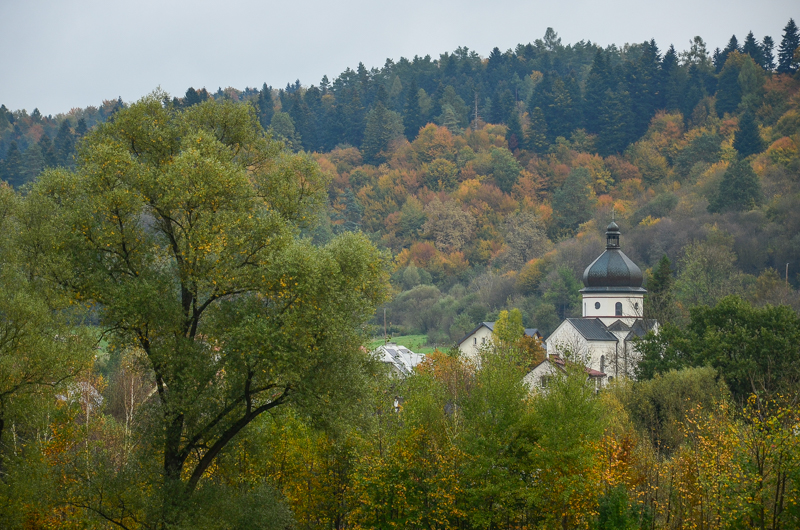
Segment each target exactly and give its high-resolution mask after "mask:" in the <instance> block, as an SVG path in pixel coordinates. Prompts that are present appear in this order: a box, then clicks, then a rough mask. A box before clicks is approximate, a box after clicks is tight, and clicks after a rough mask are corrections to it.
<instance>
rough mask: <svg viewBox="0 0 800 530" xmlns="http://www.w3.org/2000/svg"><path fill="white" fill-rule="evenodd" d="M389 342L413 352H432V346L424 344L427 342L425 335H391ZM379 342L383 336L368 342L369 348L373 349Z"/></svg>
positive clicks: (380, 342)
mask: <svg viewBox="0 0 800 530" xmlns="http://www.w3.org/2000/svg"><path fill="white" fill-rule="evenodd" d="M390 342H394V343H395V344H398V345H400V346H405V347H406V348H408V349H409V350H411V351H413V352H414V353H433V351H434V348H431V347H428V346H425V344H426V343H427V342H428V337H427V336H426V335H401V336H399V337H391V338H390ZM381 344H383V337H380V338H377V339H374V340H372V341H371V342H370V343H369V349H370V350H374V349H375V348H377V347H378V346H380V345H381Z"/></svg>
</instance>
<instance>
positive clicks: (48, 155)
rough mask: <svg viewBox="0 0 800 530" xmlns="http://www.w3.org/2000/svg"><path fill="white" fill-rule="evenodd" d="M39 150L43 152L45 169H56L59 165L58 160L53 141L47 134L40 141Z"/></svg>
mask: <svg viewBox="0 0 800 530" xmlns="http://www.w3.org/2000/svg"><path fill="white" fill-rule="evenodd" d="M39 148H40V149H41V152H42V160H43V163H44V167H56V166H57V165H58V158H57V157H56V151H55V149H54V148H53V141H52V140H51V139H50V137H49V136H47V135H46V134H43V135H42V137H41V138H40V139H39Z"/></svg>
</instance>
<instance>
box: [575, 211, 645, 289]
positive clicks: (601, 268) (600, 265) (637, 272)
mask: <svg viewBox="0 0 800 530" xmlns="http://www.w3.org/2000/svg"><path fill="white" fill-rule="evenodd" d="M583 285H584V286H586V287H588V288H593V289H603V288H630V289H641V287H642V269H640V268H639V267H638V266H637V265H636V264H635V263H634V262H632V261H631V260H630V258H629V257H628V256H626V255H625V253H624V252H622V251H621V250H620V249H619V226H617V223H615V222H614V221H611V224H609V225H608V228H607V229H606V251H605V252H603V253H602V254H600V256H599V257H598V258H597V259H596V260H594V261H593V262H592V264H591V265H589V266H588V267H586V270H585V271H583Z"/></svg>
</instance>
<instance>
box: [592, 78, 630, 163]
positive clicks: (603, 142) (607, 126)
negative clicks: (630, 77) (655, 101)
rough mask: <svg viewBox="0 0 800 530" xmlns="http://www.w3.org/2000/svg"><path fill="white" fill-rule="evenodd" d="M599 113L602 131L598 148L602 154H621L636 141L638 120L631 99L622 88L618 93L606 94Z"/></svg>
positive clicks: (598, 140) (610, 92) (608, 92)
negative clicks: (636, 122) (635, 123)
mask: <svg viewBox="0 0 800 530" xmlns="http://www.w3.org/2000/svg"><path fill="white" fill-rule="evenodd" d="M598 113H599V127H600V131H599V134H598V137H597V148H598V150H599V151H600V154H602V155H603V156H608V155H611V154H614V153H621V152H622V151H624V150H625V148H626V147H628V144H630V143H631V142H633V141H635V140H636V138H637V136H638V135H637V132H636V127H635V125H634V122H635V119H636V118H635V116H634V114H633V111H632V110H631V101H630V97H629V95H628V93H627V92H626V91H625V90H623V87H622V86H620V88H619V89H618V90H617V91H616V92H612V91H611V90H608V91H607V92H606V97H605V98H604V100H603V101H602V103H601V104H600V108H599V109H598Z"/></svg>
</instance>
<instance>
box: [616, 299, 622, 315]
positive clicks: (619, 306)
mask: <svg viewBox="0 0 800 530" xmlns="http://www.w3.org/2000/svg"><path fill="white" fill-rule="evenodd" d="M614 315H615V316H618V317H621V316H622V302H617V303H616V304H614Z"/></svg>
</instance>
